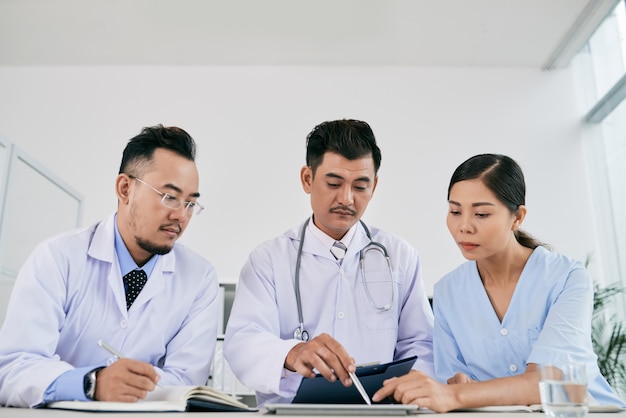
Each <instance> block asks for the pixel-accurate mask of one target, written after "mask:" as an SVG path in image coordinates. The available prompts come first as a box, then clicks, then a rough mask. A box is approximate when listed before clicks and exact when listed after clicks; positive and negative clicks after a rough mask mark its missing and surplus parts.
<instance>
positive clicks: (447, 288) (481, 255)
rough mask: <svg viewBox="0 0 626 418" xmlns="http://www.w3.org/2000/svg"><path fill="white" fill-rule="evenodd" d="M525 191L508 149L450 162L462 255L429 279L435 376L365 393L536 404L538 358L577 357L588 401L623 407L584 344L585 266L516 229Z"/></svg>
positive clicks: (467, 404)
mask: <svg viewBox="0 0 626 418" xmlns="http://www.w3.org/2000/svg"><path fill="white" fill-rule="evenodd" d="M525 194H526V186H525V182H524V175H523V173H522V170H521V169H520V167H519V165H518V164H517V163H516V162H515V161H514V160H512V159H511V158H509V157H507V156H504V155H497V154H481V155H476V156H474V157H472V158H470V159H468V160H467V161H465V162H464V163H462V164H461V165H460V166H459V167H458V168H457V169H456V171H455V172H454V174H453V175H452V179H451V181H450V185H449V187H448V203H449V211H448V216H447V225H448V229H449V230H450V233H451V235H452V237H453V239H454V241H455V242H456V243H457V245H458V247H459V249H460V250H461V252H462V254H463V256H464V257H465V258H466V259H467V260H468V261H467V262H465V263H464V264H462V265H461V266H459V267H458V268H456V269H455V270H453V271H452V272H450V273H448V274H447V275H446V276H444V277H443V278H442V279H441V280H440V281H439V282H438V283H437V284H436V285H435V287H434V293H433V300H434V304H433V308H434V313H435V327H434V358H435V374H436V377H437V380H434V379H431V378H429V377H428V376H426V375H424V374H422V373H419V372H414V373H410V374H409V375H406V376H404V377H402V378H398V379H393V380H389V381H388V382H386V384H385V386H384V387H383V388H382V389H381V390H379V391H378V392H377V393H376V394H375V395H374V398H373V399H374V401H379V400H381V399H384V398H385V397H386V396H393V397H394V398H395V399H396V400H397V401H400V402H402V403H413V404H418V405H420V406H421V407H426V408H429V409H432V410H434V411H437V412H445V411H450V410H454V409H460V408H473V407H481V406H488V405H530V404H538V403H540V397H539V374H538V370H537V368H538V365H539V364H544V363H551V364H557V365H558V364H559V363H562V362H564V361H572V362H578V363H584V364H585V365H586V368H587V377H588V395H589V403H590V405H592V404H601V405H606V404H616V405H620V406H622V407H624V406H626V405H624V403H623V402H622V401H621V400H620V399H619V397H617V395H616V394H615V392H614V391H613V389H612V388H611V387H610V386H609V384H608V383H607V381H606V379H605V378H604V377H603V376H602V375H601V374H600V370H599V369H598V365H597V357H596V355H595V353H594V352H593V348H592V344H591V316H592V312H593V282H592V280H591V278H590V276H589V273H588V271H587V270H586V268H585V266H584V265H583V264H582V263H581V262H579V261H576V260H572V259H570V258H568V257H566V256H564V255H561V254H559V253H556V252H553V251H551V250H550V249H549V247H548V246H547V245H545V244H542V243H541V242H539V241H537V240H536V239H535V238H533V237H532V236H530V235H529V234H527V233H525V232H524V231H522V230H520V227H521V225H522V222H523V221H524V218H525V216H526V206H525ZM446 383H447V384H446Z"/></svg>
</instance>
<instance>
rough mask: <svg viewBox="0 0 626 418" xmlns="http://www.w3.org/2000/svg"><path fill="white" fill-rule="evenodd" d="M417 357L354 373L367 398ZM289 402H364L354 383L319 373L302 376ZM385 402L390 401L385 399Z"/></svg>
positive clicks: (361, 368) (370, 366)
mask: <svg viewBox="0 0 626 418" xmlns="http://www.w3.org/2000/svg"><path fill="white" fill-rule="evenodd" d="M415 360H417V356H413V357H409V358H406V359H402V360H396V361H392V362H390V363H384V364H374V365H369V366H363V367H357V369H356V375H357V377H358V378H359V380H360V381H361V383H362V384H363V388H364V389H365V391H366V392H367V394H368V395H369V397H370V398H371V397H372V395H374V393H376V391H378V389H380V388H381V387H382V386H383V381H385V380H386V379H390V378H392V377H398V376H402V375H404V374H407V373H408V372H409V371H410V370H411V367H412V366H413V364H414V363H415ZM293 403H307V404H365V401H364V400H363V398H362V397H361V395H360V394H359V391H358V390H357V388H356V386H354V384H353V385H351V386H350V387H345V386H344V385H342V384H341V383H340V382H338V381H334V382H329V381H328V380H326V378H325V377H324V376H322V375H321V374H317V375H316V376H315V377H313V378H310V379H307V378H304V379H302V382H301V383H300V387H299V388H298V392H297V393H296V397H295V398H294V399H293ZM388 403H391V401H390V402H388Z"/></svg>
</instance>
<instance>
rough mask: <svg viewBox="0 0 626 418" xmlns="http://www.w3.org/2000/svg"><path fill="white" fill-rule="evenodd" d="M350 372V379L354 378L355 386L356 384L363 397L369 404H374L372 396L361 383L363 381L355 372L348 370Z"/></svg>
mask: <svg viewBox="0 0 626 418" xmlns="http://www.w3.org/2000/svg"><path fill="white" fill-rule="evenodd" d="M348 374H349V375H350V379H352V383H353V384H354V386H356V389H357V390H358V391H359V393H360V394H361V397H362V398H363V400H364V401H365V403H366V404H368V405H372V401H370V397H369V396H368V395H367V392H366V391H365V389H364V388H363V385H362V384H361V381H360V380H359V378H358V377H357V376H356V374H355V373H354V372H348Z"/></svg>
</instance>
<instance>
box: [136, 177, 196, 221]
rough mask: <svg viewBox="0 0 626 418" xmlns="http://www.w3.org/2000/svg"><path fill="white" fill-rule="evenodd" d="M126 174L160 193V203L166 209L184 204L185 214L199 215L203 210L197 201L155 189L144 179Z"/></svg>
mask: <svg viewBox="0 0 626 418" xmlns="http://www.w3.org/2000/svg"><path fill="white" fill-rule="evenodd" d="M127 176H128V177H130V178H131V179H133V180H137V181H138V182H140V183H141V184H143V185H146V186H148V187H149V188H151V189H152V190H154V191H155V192H157V193H158V194H160V195H161V204H162V205H163V206H165V207H166V208H168V209H174V210H178V209H180V208H182V207H183V206H185V212H186V213H187V215H194V214H195V215H199V214H200V212H202V211H203V210H204V206H202V205H201V204H200V203H198V202H190V201H188V200H183V199H179V198H178V197H176V196H172V195H171V194H169V193H163V192H161V191H159V190H157V189H156V188H155V187H153V186H151V185H149V184H148V183H146V182H145V181H143V180H142V179H140V178H139V177H135V176H131V175H130V174H127Z"/></svg>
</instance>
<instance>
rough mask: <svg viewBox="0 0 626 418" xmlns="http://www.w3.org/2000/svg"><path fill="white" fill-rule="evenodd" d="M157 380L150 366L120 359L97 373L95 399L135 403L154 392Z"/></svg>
mask: <svg viewBox="0 0 626 418" xmlns="http://www.w3.org/2000/svg"><path fill="white" fill-rule="evenodd" d="M159 378H160V376H159V374H158V373H157V372H156V370H155V369H154V366H152V365H151V364H148V363H144V362H142V361H138V360H132V359H129V358H121V359H119V360H117V361H116V362H115V363H113V364H111V365H110V366H108V367H105V368H104V369H102V370H100V371H99V372H98V375H97V378H96V394H95V399H96V400H98V401H114V402H137V401H138V400H141V399H143V398H145V397H146V395H147V394H148V392H151V391H153V390H154V388H155V386H156V383H157V382H158V381H159Z"/></svg>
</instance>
